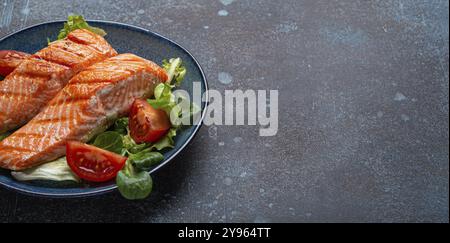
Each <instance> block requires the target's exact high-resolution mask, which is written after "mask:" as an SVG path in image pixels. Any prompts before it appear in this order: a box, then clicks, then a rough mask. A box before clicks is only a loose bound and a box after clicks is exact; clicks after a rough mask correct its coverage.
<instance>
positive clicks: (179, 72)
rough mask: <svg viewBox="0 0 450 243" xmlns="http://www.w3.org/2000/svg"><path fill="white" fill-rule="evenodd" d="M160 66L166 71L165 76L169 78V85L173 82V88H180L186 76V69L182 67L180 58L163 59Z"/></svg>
mask: <svg viewBox="0 0 450 243" xmlns="http://www.w3.org/2000/svg"><path fill="white" fill-rule="evenodd" d="M162 66H163V68H164V69H165V70H166V72H167V76H169V78H168V81H169V83H172V81H174V84H175V86H177V87H178V86H180V85H181V82H182V81H183V79H184V76H185V75H186V67H185V66H184V65H183V61H182V60H181V58H179V57H178V58H170V59H169V60H166V59H164V60H163V63H162Z"/></svg>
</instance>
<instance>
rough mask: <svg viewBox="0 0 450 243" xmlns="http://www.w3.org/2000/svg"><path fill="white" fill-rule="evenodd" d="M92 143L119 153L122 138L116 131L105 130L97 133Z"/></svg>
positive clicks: (120, 151) (121, 147)
mask: <svg viewBox="0 0 450 243" xmlns="http://www.w3.org/2000/svg"><path fill="white" fill-rule="evenodd" d="M92 145H94V146H95V147H97V148H101V149H105V150H108V151H111V152H114V153H116V154H121V153H122V149H123V138H122V135H120V133H118V132H114V131H107V132H104V133H101V134H100V135H98V136H97V138H95V141H94V143H93V144H92Z"/></svg>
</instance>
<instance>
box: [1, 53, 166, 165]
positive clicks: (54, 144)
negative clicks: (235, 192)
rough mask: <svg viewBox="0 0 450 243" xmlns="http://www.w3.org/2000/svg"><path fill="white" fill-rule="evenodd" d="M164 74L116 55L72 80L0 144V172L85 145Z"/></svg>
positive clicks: (130, 57) (147, 63)
mask: <svg viewBox="0 0 450 243" xmlns="http://www.w3.org/2000/svg"><path fill="white" fill-rule="evenodd" d="M167 78H168V77H167V73H166V71H165V70H164V69H162V68H161V67H159V66H158V65H156V64H155V63H153V62H151V61H148V60H146V59H143V58H141V57H138V56H135V55H133V54H121V55H118V56H116V57H112V58H109V59H107V60H105V61H103V62H100V63H97V64H94V65H92V66H91V67H89V68H87V69H85V70H84V71H82V72H80V73H79V74H78V75H76V76H75V77H73V78H72V79H71V80H70V81H69V83H68V84H67V85H66V87H64V89H63V90H61V91H60V92H59V93H58V95H56V96H55V97H54V98H53V99H52V100H51V101H50V102H49V104H48V105H47V106H46V107H45V108H44V110H42V111H41V112H40V113H39V114H38V115H37V116H35V117H34V118H33V119H32V120H31V121H30V122H29V123H28V124H26V125H25V126H23V127H21V128H20V129H19V130H17V131H16V132H14V133H13V134H12V135H10V136H9V137H8V138H6V139H5V140H3V141H2V142H0V167H2V168H6V169H11V170H22V169H27V168H30V167H33V166H36V165H39V164H41V163H44V162H48V161H52V160H55V159H57V158H59V157H61V156H63V155H64V154H65V145H66V142H67V141H70V140H74V141H80V142H87V141H89V140H90V139H91V138H93V137H94V136H95V135H97V134H98V133H100V132H103V131H105V130H106V129H107V128H108V127H109V126H110V125H112V123H113V122H114V121H115V120H116V119H117V118H119V117H123V116H126V115H127V114H128V112H129V110H130V109H131V105H132V103H133V101H134V100H135V99H136V98H148V97H151V96H152V95H153V90H154V88H155V87H156V85H157V84H159V83H161V82H165V81H167Z"/></svg>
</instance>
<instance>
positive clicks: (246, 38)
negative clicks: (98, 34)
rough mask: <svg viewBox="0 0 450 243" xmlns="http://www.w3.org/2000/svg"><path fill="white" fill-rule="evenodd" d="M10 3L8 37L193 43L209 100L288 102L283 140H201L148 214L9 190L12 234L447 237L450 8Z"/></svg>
mask: <svg viewBox="0 0 450 243" xmlns="http://www.w3.org/2000/svg"><path fill="white" fill-rule="evenodd" d="M2 2H3V4H1V3H2ZM2 2H0V14H1V15H0V37H1V36H5V35H6V34H9V33H11V32H14V31H17V30H19V29H21V28H23V27H26V26H30V25H33V24H37V23H40V22H44V21H50V20H57V19H63V18H66V16H67V15H68V14H69V13H80V14H83V15H84V16H85V17H87V18H90V19H102V20H112V21H119V22H124V23H128V24H133V25H137V26H140V27H144V28H148V29H150V30H153V31H156V32H158V33H161V34H163V35H165V36H167V37H169V38H172V39H173V40H175V41H177V42H179V43H181V44H182V45H183V46H185V47H186V48H187V49H188V50H190V51H191V52H192V53H193V54H194V55H195V56H196V57H197V58H198V59H199V61H200V63H201V64H202V65H203V67H204V68H205V72H206V75H207V77H208V79H209V82H210V86H211V88H212V89H217V90H219V91H221V92H223V91H224V90H225V89H243V90H245V89H264V90H268V89H277V90H279V93H280V97H279V122H280V128H279V132H278V134H277V136H274V137H259V136H258V130H259V127H257V126H215V127H203V128H202V129H201V131H200V134H199V136H197V137H196V138H195V140H194V141H193V142H192V143H191V144H190V145H189V146H188V148H187V149H186V150H185V152H183V153H182V154H181V155H180V156H179V157H178V158H177V159H176V160H174V161H173V162H172V163H170V164H169V165H168V166H166V167H164V168H163V169H162V170H160V171H159V172H158V173H157V174H155V175H154V181H155V189H154V193H153V194H152V196H151V197H150V198H149V199H147V200H144V201H139V202H130V201H126V200H124V199H122V198H121V196H120V195H119V194H118V193H116V192H115V193H111V194H107V195H104V196H99V197H94V198H86V199H71V200H51V199H42V198H33V197H29V196H23V195H19V194H16V193H15V192H11V191H7V190H5V189H3V188H1V189H0V221H2V222H35V221H44V222H61V221H62V222H67V221H71V222H73V221H75V222H111V221H113V222H353V221H356V222H448V206H449V200H448V196H449V188H448V182H449V142H448V139H449V119H448V115H449V106H448V104H449V103H448V98H449V86H448V84H449V76H448V75H449V46H448V43H449V32H448V29H449V14H448V10H449V3H448V1H447V0H435V1H433V0H427V1H425V0H423V1H411V0H395V1H394V0H393V1H389V0H387V1H386V0H383V1H329V0H326V1H325V0H322V1H321V0H319V1H317V0H305V1H297V0H285V1H269V0H267V1H262V0H253V1H250V0H246V1H245V0H235V1H233V0H220V1H213V0H198V1H193V0H192V1H187V0H181V1H178V0H177V1H175V0H157V1H118V0H115V1H34V0H30V1H28V0H14V1H13V0H2ZM130 41H132V40H130ZM219 73H225V74H228V75H229V76H231V79H232V80H231V83H229V84H224V82H220V80H219ZM222 76H223V74H222ZM222 81H226V80H223V79H222Z"/></svg>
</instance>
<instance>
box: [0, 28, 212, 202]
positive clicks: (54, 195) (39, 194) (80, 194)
mask: <svg viewBox="0 0 450 243" xmlns="http://www.w3.org/2000/svg"><path fill="white" fill-rule="evenodd" d="M86 21H87V22H88V23H89V22H90V23H96V22H97V23H104V24H110V25H119V26H122V27H126V28H129V29H134V30H138V31H141V32H145V33H147V34H150V35H153V36H155V37H157V38H160V39H163V40H165V41H167V42H169V43H171V44H173V45H175V46H176V47H178V48H180V49H181V50H183V51H184V52H186V53H187V54H188V55H189V56H190V57H191V58H192V60H194V63H195V64H196V65H197V66H198V68H199V71H200V74H201V77H202V79H203V83H204V85H205V101H204V103H205V107H204V108H203V110H202V115H201V117H200V120H199V121H198V124H195V125H192V126H195V128H194V131H193V132H192V134H191V135H189V137H188V139H187V140H186V142H184V143H183V144H182V145H181V147H180V148H179V149H178V150H177V151H175V153H174V154H173V155H171V156H170V157H169V158H167V159H166V160H165V161H164V162H162V163H160V164H159V165H158V166H156V167H155V168H153V169H152V170H151V171H150V172H149V174H152V173H154V172H156V171H157V170H159V169H160V168H161V167H163V166H164V165H166V164H167V163H169V162H170V161H172V160H173V159H174V158H175V157H176V156H177V155H178V154H179V153H181V152H182V151H183V150H184V149H185V148H186V146H187V145H188V144H189V143H190V142H191V141H192V139H194V137H195V136H196V135H197V133H198V131H199V130H200V128H201V127H202V125H203V120H204V118H205V116H206V112H207V108H208V105H209V92H208V90H209V88H208V80H207V79H206V75H205V72H204V71H203V68H202V66H201V65H200V63H199V62H198V60H197V58H195V56H194V55H192V53H191V52H190V51H188V50H187V49H186V48H185V47H183V46H182V45H180V44H179V43H178V42H176V41H173V40H171V39H169V38H168V37H165V36H163V35H161V34H159V33H157V32H154V31H151V30H148V29H145V28H142V27H139V26H135V25H132V24H126V23H121V22H117V21H110V20H94V19H86ZM64 22H66V20H54V21H46V22H42V23H38V24H34V25H31V26H28V27H25V28H23V29H20V30H17V31H15V32H13V33H10V34H7V35H6V36H4V37H2V38H0V42H2V41H4V40H5V39H7V38H10V37H12V36H14V35H16V34H18V33H20V32H23V31H26V30H28V29H32V28H36V27H38V26H41V25H47V24H55V23H64ZM0 185H1V186H3V187H4V188H6V189H9V190H12V191H16V192H19V193H22V194H25V195H31V196H37V197H44V198H80V197H93V196H97V195H101V194H105V193H108V192H112V191H114V190H116V189H117V185H116V184H114V185H110V186H105V187H104V188H99V189H98V190H95V191H90V192H78V193H67V194H64V193H51V192H36V191H31V190H27V189H24V188H18V187H15V186H12V185H9V184H7V183H4V182H1V181H0Z"/></svg>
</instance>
